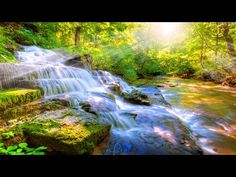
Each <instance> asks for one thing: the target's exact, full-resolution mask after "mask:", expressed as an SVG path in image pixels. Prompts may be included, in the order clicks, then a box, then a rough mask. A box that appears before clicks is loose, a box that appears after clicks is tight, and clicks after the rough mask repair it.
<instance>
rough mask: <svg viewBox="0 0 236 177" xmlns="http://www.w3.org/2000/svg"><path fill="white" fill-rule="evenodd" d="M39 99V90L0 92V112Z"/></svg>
mask: <svg viewBox="0 0 236 177" xmlns="http://www.w3.org/2000/svg"><path fill="white" fill-rule="evenodd" d="M40 97H41V92H40V90H36V89H18V90H17V89H13V90H5V91H1V92H0V112H2V111H5V110H6V109H8V108H12V107H15V106H19V105H22V104H26V103H29V102H32V101H34V100H37V99H39V98H40Z"/></svg>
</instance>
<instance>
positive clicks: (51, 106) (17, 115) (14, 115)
mask: <svg viewBox="0 0 236 177" xmlns="http://www.w3.org/2000/svg"><path fill="white" fill-rule="evenodd" d="M63 108H64V105H63V104H62V103H60V102H59V101H54V100H50V101H43V100H36V101H33V102H30V103H27V104H24V105H20V106H16V107H13V108H8V109H6V110H5V111H3V112H2V118H3V119H4V120H5V121H9V120H12V119H21V118H22V117H26V116H27V115H29V114H30V117H33V116H35V115H38V114H40V113H43V112H45V111H49V110H56V109H63Z"/></svg>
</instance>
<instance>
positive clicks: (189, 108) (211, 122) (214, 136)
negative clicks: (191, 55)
mask: <svg viewBox="0 0 236 177" xmlns="http://www.w3.org/2000/svg"><path fill="white" fill-rule="evenodd" d="M156 80H162V82H163V81H164V82H166V81H167V82H168V83H172V84H177V86H176V87H165V88H164V87H163V88H161V91H162V93H163V95H164V97H165V99H166V100H167V101H168V102H169V103H170V104H171V105H172V110H169V111H170V112H171V113H173V114H176V116H178V117H179V118H180V119H181V120H182V121H184V122H185V124H187V125H188V127H190V129H191V130H192V132H193V134H194V135H195V136H196V137H197V139H198V142H199V144H200V145H201V147H202V148H203V150H204V151H205V153H206V154H236V88H231V87H226V86H221V85H216V84H214V83H212V82H204V81H198V80H191V79H180V78H170V77H162V78H156Z"/></svg>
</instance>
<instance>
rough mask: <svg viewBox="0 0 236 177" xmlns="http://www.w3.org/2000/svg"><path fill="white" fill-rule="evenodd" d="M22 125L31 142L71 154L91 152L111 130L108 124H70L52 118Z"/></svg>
mask: <svg viewBox="0 0 236 177" xmlns="http://www.w3.org/2000/svg"><path fill="white" fill-rule="evenodd" d="M21 127H22V130H23V134H24V135H25V137H26V141H27V142H28V143H29V144H31V145H33V146H41V145H43V146H46V147H48V151H51V152H57V153H62V154H70V155H80V154H91V153H92V152H93V150H94V148H95V146H96V145H98V144H99V143H101V142H102V141H103V140H104V139H105V138H106V137H107V136H108V134H109V131H110V126H107V125H81V124H77V125H68V124H64V123H62V122H59V121H56V120H51V119H45V120H34V121H31V122H27V123H24V124H23V125H22V126H21Z"/></svg>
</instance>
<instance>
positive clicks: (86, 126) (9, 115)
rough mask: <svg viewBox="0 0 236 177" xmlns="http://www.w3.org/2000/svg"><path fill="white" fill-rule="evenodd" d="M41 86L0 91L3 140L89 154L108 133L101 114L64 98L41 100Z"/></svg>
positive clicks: (11, 143)
mask: <svg viewBox="0 0 236 177" xmlns="http://www.w3.org/2000/svg"><path fill="white" fill-rule="evenodd" d="M40 97H41V92H40V91H39V90H32V89H31V90H30V89H19V90H6V91H2V92H0V106H1V111H0V120H1V121H3V123H2V124H0V142H4V144H5V145H7V146H10V145H15V144H18V143H21V142H27V143H28V144H30V145H31V146H33V147H35V146H42V145H43V146H46V147H48V152H47V153H49V154H51V153H54V154H58V153H62V154H90V153H92V152H93V149H94V148H95V146H96V145H97V144H99V143H100V142H101V141H103V139H104V138H106V137H107V136H108V135H109V130H110V126H109V125H100V124H99V122H98V117H97V116H96V115H94V114H91V113H88V112H85V111H83V110H74V109H72V108H71V107H70V103H69V102H68V101H67V100H64V99H60V98H59V99H52V100H40V99H39V98H40Z"/></svg>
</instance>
